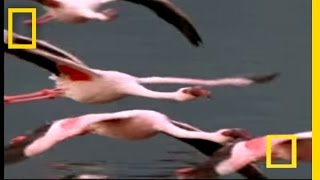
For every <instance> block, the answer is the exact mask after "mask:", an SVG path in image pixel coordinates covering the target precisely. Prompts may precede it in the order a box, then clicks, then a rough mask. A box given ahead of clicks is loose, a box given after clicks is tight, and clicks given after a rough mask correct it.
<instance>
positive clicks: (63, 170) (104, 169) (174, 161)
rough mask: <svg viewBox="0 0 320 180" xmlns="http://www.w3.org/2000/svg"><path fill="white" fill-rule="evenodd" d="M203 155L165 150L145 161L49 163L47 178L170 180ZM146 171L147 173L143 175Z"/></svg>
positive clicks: (194, 163) (195, 152)
mask: <svg viewBox="0 0 320 180" xmlns="http://www.w3.org/2000/svg"><path fill="white" fill-rule="evenodd" d="M201 155H202V154H200V153H198V152H197V151H182V150H179V151H167V153H166V154H165V158H162V159H153V160H151V161H148V162H119V161H118V162H108V163H107V162H103V161H94V162H52V163H50V164H48V166H47V167H48V168H49V169H50V171H53V173H54V175H50V176H47V177H48V178H49V179H107V178H111V179H114V178H123V179H127V178H134V179H147V178H149V179H150V178H151V179H173V178H175V174H174V173H175V170H176V169H178V168H181V167H185V166H186V165H196V164H197V162H196V161H200V159H201V158H200V156H201ZM146 172H148V173H146Z"/></svg>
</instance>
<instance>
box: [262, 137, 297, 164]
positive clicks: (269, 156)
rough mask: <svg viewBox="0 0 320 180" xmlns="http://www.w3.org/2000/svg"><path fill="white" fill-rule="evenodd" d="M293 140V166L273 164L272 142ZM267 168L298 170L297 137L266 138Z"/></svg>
mask: <svg viewBox="0 0 320 180" xmlns="http://www.w3.org/2000/svg"><path fill="white" fill-rule="evenodd" d="M275 139H288V140H291V164H272V140H275ZM266 141H267V142H266V143H267V147H266V148H267V149H266V150H267V151H266V157H267V160H266V167H267V168H278V169H280V168H297V136H296V135H294V134H280V135H267V137H266Z"/></svg>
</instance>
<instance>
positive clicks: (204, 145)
mask: <svg viewBox="0 0 320 180" xmlns="http://www.w3.org/2000/svg"><path fill="white" fill-rule="evenodd" d="M159 128H160V131H161V132H163V133H165V134H167V135H169V136H172V137H174V138H176V139H178V140H180V141H182V142H184V143H186V144H189V145H190V146H193V147H194V148H196V149H198V150H199V151H200V152H202V153H203V154H205V155H207V156H211V155H212V153H214V152H215V151H217V150H218V149H219V148H221V147H222V145H221V144H219V143H217V142H215V141H213V140H212V133H207V132H204V131H188V130H184V129H181V128H179V127H177V126H175V125H173V124H171V123H166V124H163V125H162V126H161V127H159Z"/></svg>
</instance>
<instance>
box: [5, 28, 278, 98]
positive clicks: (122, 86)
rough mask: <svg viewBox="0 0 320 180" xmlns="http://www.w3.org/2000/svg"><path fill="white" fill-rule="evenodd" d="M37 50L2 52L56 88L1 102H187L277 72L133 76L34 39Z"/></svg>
mask: <svg viewBox="0 0 320 180" xmlns="http://www.w3.org/2000/svg"><path fill="white" fill-rule="evenodd" d="M4 36H5V37H4V46H5V47H7V46H8V44H7V31H6V30H4ZM13 36H14V38H13V41H14V43H17V44H20V43H22V42H24V43H27V42H31V39H30V38H28V37H25V36H21V35H18V34H14V35H13ZM37 47H38V48H37V49H27V50H26V49H8V47H7V48H6V49H5V52H6V53H7V54H11V55H14V56H16V57H19V58H20V59H22V60H25V61H28V62H30V63H33V64H36V65H38V66H40V67H42V68H44V69H46V70H48V71H49V72H51V73H53V76H51V79H53V80H55V81H56V88H55V89H51V90H50V89H49V90H45V91H39V92H35V93H30V94H23V95H17V96H11V97H10V96H6V97H5V98H4V101H5V103H7V104H10V103H18V102H27V101H33V100H41V99H53V98H57V97H67V98H71V99H73V100H75V101H78V102H82V103H91V104H93V103H107V102H112V101H115V100H118V99H121V98H124V97H126V96H141V97H147V98H155V99H167V100H175V101H190V100H194V99H196V98H200V97H209V96H210V91H208V90H207V89H205V88H204V87H202V86H208V87H219V86H234V87H246V86H250V85H252V84H263V83H267V82H270V81H272V80H273V79H275V78H276V77H277V76H278V73H270V74H264V75H258V74H254V75H251V76H237V77H236V76H235V77H227V78H220V79H212V80H204V79H193V78H181V77H135V76H132V75H129V74H126V73H122V72H118V71H105V70H99V69H93V68H90V67H89V66H87V65H86V64H85V63H83V62H82V61H81V60H79V59H78V58H77V57H75V56H74V55H72V54H70V53H68V52H65V51H63V50H61V49H59V48H57V47H55V46H53V45H51V44H49V43H47V42H44V41H41V40H38V41H37ZM143 84H189V85H193V87H184V88H180V89H178V90H177V91H175V92H157V91H153V90H150V89H147V88H146V87H144V85H143Z"/></svg>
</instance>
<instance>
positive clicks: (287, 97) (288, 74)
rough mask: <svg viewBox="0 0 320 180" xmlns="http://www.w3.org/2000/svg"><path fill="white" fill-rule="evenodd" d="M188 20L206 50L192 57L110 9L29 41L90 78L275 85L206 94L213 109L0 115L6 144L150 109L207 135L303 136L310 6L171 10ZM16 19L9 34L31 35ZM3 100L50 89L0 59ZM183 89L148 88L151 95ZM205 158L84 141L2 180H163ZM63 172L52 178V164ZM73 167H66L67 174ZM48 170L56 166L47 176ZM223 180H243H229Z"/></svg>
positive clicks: (162, 142)
mask: <svg viewBox="0 0 320 180" xmlns="http://www.w3.org/2000/svg"><path fill="white" fill-rule="evenodd" d="M173 2H174V3H175V4H176V5H177V6H179V7H180V8H181V9H183V10H184V11H185V12H186V13H187V14H188V15H189V16H190V17H191V19H192V20H193V22H194V25H195V26H196V27H197V29H198V31H199V33H200V34H201V36H202V38H203V40H204V47H202V48H194V47H192V46H191V45H190V44H189V43H188V42H187V40H186V39H185V38H184V37H183V36H182V35H181V34H180V33H179V32H178V31H177V30H176V29H174V28H173V27H172V26H170V25H168V24H167V23H165V22H164V21H162V20H161V19H159V18H158V17H157V16H156V15H155V14H153V13H152V12H151V11H149V10H148V9H146V8H144V7H140V6H137V5H134V4H131V3H126V2H115V3H112V4H107V5H106V6H105V7H114V8H117V9H118V11H119V13H120V16H119V17H118V19H116V20H115V21H112V22H107V23H104V22H93V21H91V22H89V23H86V24H81V25H67V24H62V23H57V22H51V23H49V24H46V25H43V26H38V29H37V38H39V39H43V40H46V41H48V42H50V43H52V44H54V45H56V46H58V47H60V48H63V49H65V50H67V51H69V52H72V53H74V54H75V55H76V56H78V57H79V58H80V59H82V60H83V61H85V62H86V63H87V64H88V65H90V66H91V67H92V68H100V69H105V70H118V71H121V72H125V73H129V74H132V75H135V76H154V75H156V76H184V77H194V78H208V79H209V78H219V77H225V76H231V75H240V74H250V73H268V72H280V73H281V76H280V78H279V79H277V80H276V81H274V82H272V83H270V84H265V85H256V86H251V87H248V88H214V89H213V88H211V90H212V92H213V99H212V100H204V99H201V100H196V101H192V102H187V103H179V102H173V101H163V100H162V101H160V100H155V99H147V98H140V97H130V98H126V99H123V100H121V101H116V102H113V103H110V104H103V105H89V104H80V103H77V102H75V101H72V100H69V99H56V100H46V101H42V102H41V101H37V102H32V103H25V104H16V105H6V106H5V107H4V108H5V109H4V125H5V126H4V141H5V143H8V142H9V140H10V139H11V138H13V137H15V136H17V135H19V134H22V133H25V132H27V131H28V130H32V129H34V128H36V127H38V126H40V125H42V124H44V123H45V122H50V121H53V120H56V119H60V118H65V117H69V116H76V115H82V114H87V113H102V112H114V111H121V110H127V109H152V110H156V111H160V112H162V113H165V114H167V115H168V116H170V117H171V118H173V119H176V120H180V121H183V122H188V123H190V124H192V125H195V126H197V127H199V128H202V129H204V130H207V131H215V130H218V129H219V128H232V127H239V128H246V129H248V130H249V131H250V132H251V133H252V134H253V135H255V136H259V135H265V134H268V133H272V134H277V133H294V132H300V131H308V130H311V1H310V0H304V1H302V0H263V1H255V0H242V1H238V0H215V1H213V0H201V1H192V0H174V1H173ZM4 4H5V6H4V14H5V16H4V17H5V18H4V22H5V24H4V27H5V28H7V8H9V7H37V10H38V11H37V13H38V16H40V15H42V14H43V13H44V9H43V8H42V7H40V6H38V4H36V3H33V2H31V1H27V0H26V1H20V0H11V1H5V2H4ZM28 18H30V15H27V14H21V15H19V14H16V15H14V31H15V32H17V33H20V34H23V35H30V28H29V27H28V26H25V25H23V24H22V21H23V20H25V19H28ZM4 58H5V59H4V61H5V63H4V65H5V66H4V93H5V94H6V95H15V94H19V93H26V92H32V91H35V90H40V89H42V88H50V87H53V85H54V84H53V82H52V81H50V80H48V76H49V75H50V74H49V73H48V72H46V71H45V70H43V69H40V68H38V67H36V66H34V65H33V64H28V63H26V62H23V61H21V60H19V59H17V58H15V57H12V56H8V55H6V56H5V57H4ZM180 87H181V86H175V85H170V86H169V85H156V86H150V88H152V89H155V90H176V89H177V88H180ZM203 160H204V157H203V156H202V155H200V154H199V153H198V152H196V151H195V150H194V149H193V148H191V147H189V146H188V145H186V144H183V143H181V142H178V141H176V140H175V139H171V138H168V137H166V136H164V135H159V136H157V137H155V138H151V139H148V140H144V141H135V142H128V141H121V140H114V139H106V138H103V137H97V136H86V137H81V138H75V139H72V140H68V141H65V142H63V143H61V144H59V145H57V146H56V147H55V148H53V149H51V150H50V151H48V152H46V153H44V154H43V155H40V156H37V157H34V158H32V159H30V160H27V161H25V162H22V163H19V164H15V165H11V166H7V167H5V169H4V173H5V174H4V178H5V179H9V178H38V179H39V178H51V177H60V176H64V175H68V174H70V173H97V174H104V175H108V176H109V177H111V178H129V177H131V178H135V177H140V178H141V177H145V178H170V177H172V175H173V172H174V170H175V169H176V168H180V167H186V166H188V165H189V164H190V163H191V164H192V163H197V162H201V161H203ZM52 163H53V164H57V163H58V164H60V165H61V164H62V165H63V166H62V167H63V168H61V167H60V166H59V167H60V168H53V167H52V166H50V164H52ZM68 163H71V164H68ZM260 166H261V168H263V170H264V172H265V173H266V174H267V175H268V176H269V177H270V178H283V179H285V178H287V179H295V178H300V179H301V178H303V179H306V178H309V179H310V178H311V165H309V164H302V163H299V164H298V168H297V169H265V168H264V167H265V164H264V163H262V164H260ZM54 167H56V166H54ZM224 178H241V177H240V176H238V175H231V176H227V177H224Z"/></svg>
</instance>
